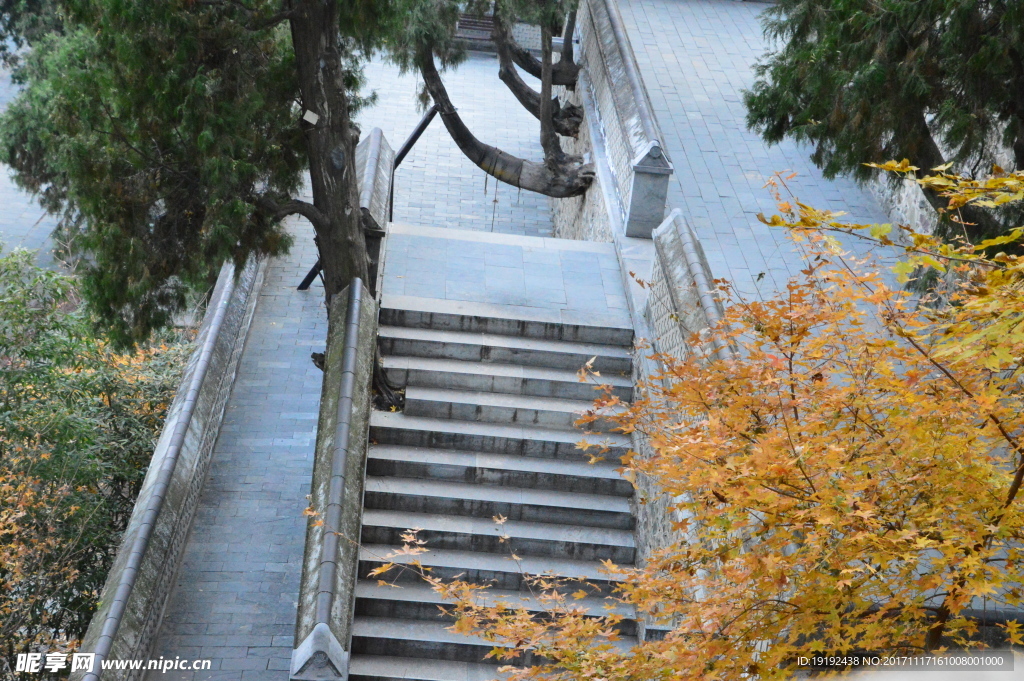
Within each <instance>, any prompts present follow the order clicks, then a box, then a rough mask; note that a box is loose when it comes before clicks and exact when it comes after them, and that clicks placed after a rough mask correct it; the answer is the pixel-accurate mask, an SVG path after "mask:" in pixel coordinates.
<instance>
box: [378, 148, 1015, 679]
mask: <svg viewBox="0 0 1024 681" xmlns="http://www.w3.org/2000/svg"><path fill="white" fill-rule="evenodd" d="M880 167H881V168H883V169H886V170H893V171H897V172H903V173H907V174H912V173H914V171H916V170H917V169H916V168H913V167H912V166H910V165H909V164H908V163H907V162H905V161H904V162H903V163H889V164H885V165H883V166H880ZM936 170H937V171H938V172H937V174H931V175H928V176H926V177H924V178H922V179H921V180H920V181H921V182H926V183H929V184H930V185H931V186H932V187H934V188H936V189H937V190H939V191H942V192H943V194H944V195H945V196H946V198H947V200H948V201H949V210H950V211H951V212H953V213H956V211H958V210H960V208H961V207H962V206H964V205H965V204H969V203H978V204H985V203H988V202H991V203H993V204H1002V203H1006V202H1009V201H1019V200H1021V199H1022V198H1024V173H1019V172H1018V173H1012V174H1006V173H997V175H996V176H993V177H991V178H988V179H985V180H972V179H969V178H963V177H959V176H957V175H952V174H947V173H946V170H948V168H940V169H936ZM997 170H998V169H997ZM774 186H775V188H776V190H777V191H779V192H781V191H782V190H784V189H785V178H782V177H778V178H777V179H776V180H775V182H774ZM779 209H780V214H778V215H775V216H773V217H771V218H764V217H763V216H762V219H763V220H764V221H765V222H767V223H768V224H770V225H775V226H777V227H780V228H785V229H787V230H789V234H790V236H791V238H792V239H793V240H794V241H795V242H796V243H797V244H798V245H799V247H800V248H801V249H802V250H803V252H804V254H805V258H806V267H805V269H804V270H803V271H802V272H801V275H800V276H799V277H797V278H794V279H793V280H791V281H790V282H789V284H788V285H787V287H786V288H785V289H784V290H783V291H781V292H780V293H778V294H777V295H776V296H774V297H768V298H765V299H763V300H744V299H742V298H740V297H739V296H737V295H736V294H735V293H734V292H733V291H732V290H731V289H730V288H729V286H728V284H727V283H725V282H720V285H721V294H722V296H723V297H724V298H725V299H726V302H727V303H728V305H727V307H726V310H725V315H724V319H723V322H722V323H721V324H720V325H717V326H716V327H715V328H713V329H711V331H710V334H709V335H708V336H707V337H699V336H694V337H693V338H691V340H690V343H691V346H692V347H693V348H694V349H695V350H697V351H696V352H694V353H692V354H691V355H690V356H689V357H686V358H677V357H673V356H668V355H658V356H657V358H658V359H659V360H660V363H661V366H662V367H663V370H662V371H661V372H660V373H659V374H658V375H655V376H652V377H650V378H649V380H647V381H646V382H645V384H644V385H643V391H642V394H641V396H640V397H639V398H638V399H636V400H635V401H634V402H633V403H632V404H630V405H621V404H620V403H619V401H618V399H617V398H616V397H614V396H613V395H612V394H611V393H610V392H606V394H605V395H604V396H603V397H601V398H600V399H599V400H597V402H596V403H595V409H594V411H593V412H592V413H590V414H589V415H588V416H586V417H585V418H584V422H585V421H587V420H590V419H595V418H599V417H600V418H614V419H615V420H616V421H617V423H618V425H619V427H620V429H621V430H622V431H623V432H626V433H638V434H639V435H641V436H642V437H644V438H645V439H646V440H647V442H648V443H649V445H650V448H649V449H650V452H651V453H650V454H649V455H647V456H641V455H640V454H637V453H631V454H630V455H629V456H628V457H626V459H625V460H624V461H623V472H624V474H625V475H626V476H627V477H629V478H630V479H633V480H636V479H638V478H639V477H640V476H648V477H649V479H650V480H651V481H653V483H654V486H655V488H656V489H658V490H659V491H660V493H661V494H664V495H666V497H667V499H668V500H669V509H670V512H671V513H672V517H673V519H674V529H675V531H676V534H675V536H674V538H673V539H672V540H671V541H669V542H668V543H667V545H666V546H663V547H662V548H660V549H657V550H655V551H653V552H652V554H651V555H650V556H649V557H648V558H647V560H646V561H645V562H644V563H643V564H642V565H640V566H638V567H635V568H632V567H620V566H615V565H612V564H611V563H606V564H605V569H606V570H607V571H608V572H609V573H613V574H614V575H615V576H616V577H617V578H618V579H620V580H621V581H620V582H619V584H620V586H619V587H617V590H616V593H615V594H614V595H613V596H611V597H610V599H609V603H610V604H614V605H615V606H616V608H617V610H618V611H617V612H614V611H609V612H608V613H605V614H601V613H594V612H587V611H585V610H584V609H582V608H581V607H579V606H578V605H576V603H577V602H578V601H579V600H580V599H582V598H583V597H585V596H586V595H588V592H590V591H592V590H593V589H592V588H589V587H587V586H586V585H576V584H572V583H569V582H565V581H560V580H557V579H554V578H551V577H547V576H534V577H532V578H531V579H530V585H531V587H532V589H533V592H534V593H533V598H534V599H535V605H534V608H533V609H532V611H531V609H529V608H526V607H524V605H523V604H522V603H516V602H502V601H498V600H495V599H494V598H493V597H490V596H489V595H488V591H489V589H488V586H487V585H486V584H477V583H471V582H468V581H464V580H455V581H444V580H440V579H437V578H434V577H431V576H430V575H429V574H428V573H424V575H425V577H426V579H428V581H430V583H431V584H433V586H434V588H435V589H436V590H438V591H439V592H441V593H442V594H443V595H444V596H445V598H446V599H447V600H448V601H449V602H450V607H451V611H452V613H453V614H454V616H455V618H456V622H455V625H454V629H455V631H458V632H461V633H467V634H474V635H477V636H480V637H482V638H484V639H485V640H487V641H490V642H493V643H494V644H495V648H494V650H493V652H492V653H491V654H492V655H494V656H498V657H501V658H504V659H507V660H508V661H509V662H512V663H513V664H518V665H523V666H509V667H508V668H507V671H508V672H509V673H510V674H511V678H517V679H528V678H545V679H565V680H567V681H568V679H631V680H632V679H680V680H681V679H692V678H702V679H740V678H748V677H750V676H751V675H753V676H756V677H759V678H765V679H770V678H783V677H788V676H790V675H791V674H792V673H793V671H794V663H795V662H796V660H797V658H798V657H799V656H800V655H807V654H808V653H809V652H814V651H827V652H830V653H850V652H856V651H865V652H876V653H877V652H895V651H902V652H905V653H914V652H920V651H922V650H929V651H940V650H943V649H945V648H947V647H955V648H977V647H982V646H983V645H984V643H983V642H982V641H981V638H980V637H979V635H978V634H979V625H978V619H977V616H978V615H979V614H980V613H981V612H982V611H985V612H986V613H987V614H988V615H989V616H990V617H991V616H992V615H993V614H998V613H999V612H1000V611H1001V612H1002V613H1003V614H1004V615H1006V614H1007V613H1008V612H1013V611H1014V609H1017V608H1019V607H1020V606H1021V605H1022V601H1024V594H1022V591H1021V583H1020V567H1021V565H1022V561H1024V550H1022V546H1024V545H1022V543H1021V542H1022V540H1024V513H1022V509H1021V494H1020V488H1021V483H1022V480H1024V442H1022V440H1021V430H1022V427H1024V394H1022V391H1021V384H1020V378H1021V370H1022V360H1021V358H1022V357H1024V327H1022V325H1024V296H1022V283H1024V276H1022V275H1024V269H1022V268H1024V261H1022V260H1021V258H1020V256H1017V255H1011V254H1005V253H1002V252H994V251H996V250H998V249H999V248H1000V247H1001V246H1004V245H1006V244H1009V243H1012V242H1014V241H1016V240H1018V239H1020V238H1021V236H1022V233H1024V230H1020V229H1018V230H1014V231H1012V232H1010V233H1008V234H1006V235H1004V236H1001V237H997V238H994V239H991V240H988V241H985V242H981V243H977V244H972V243H969V242H968V241H966V240H961V241H958V242H954V243H946V242H944V241H942V240H941V239H939V238H938V237H935V236H932V235H927V234H920V233H916V232H913V231H912V230H910V229H909V228H906V227H898V228H895V229H894V228H893V227H892V226H891V225H851V224H846V223H843V222H841V221H840V220H839V218H840V216H841V214H839V213H833V212H829V211H821V210H817V209H814V208H812V207H810V206H807V205H804V204H801V203H799V202H797V201H795V200H785V201H784V200H782V197H781V196H779ZM837 232H841V233H843V234H845V235H847V236H849V237H852V238H860V239H865V240H869V241H873V242H875V243H876V244H879V245H884V246H886V247H887V248H888V249H890V250H891V249H897V250H902V251H903V255H904V256H905V257H903V258H902V259H901V261H900V262H899V263H898V264H897V265H896V267H895V268H894V269H895V275H896V276H895V279H896V280H897V281H893V279H894V277H893V276H892V275H891V274H890V273H889V272H887V271H886V268H885V267H884V266H882V265H880V264H879V263H878V262H876V261H873V260H870V259H868V258H861V259H854V258H852V257H850V256H849V255H848V254H847V253H846V252H845V251H844V249H843V247H842V245H841V242H840V241H839V240H838V239H837V237H836V233H837ZM921 268H932V269H938V270H941V271H943V272H952V273H953V274H954V275H955V277H954V279H953V283H952V284H951V285H950V290H949V291H948V292H947V293H946V296H947V297H946V299H944V300H941V301H940V300H936V299H932V298H924V299H921V298H919V297H914V296H913V295H912V294H910V293H908V292H906V291H904V290H902V289H901V288H900V287H899V285H898V284H899V283H900V282H903V281H906V280H907V279H908V278H909V277H910V276H911V274H912V273H914V272H918V271H920V269H921ZM715 339H718V340H720V341H723V342H725V343H728V344H729V345H730V346H732V347H733V348H734V349H735V352H734V353H731V357H729V358H728V359H720V358H717V357H716V356H715V355H714V354H712V352H711V350H710V349H711V348H714V347H715V345H714V341H715ZM702 349H706V351H701V350H702ZM582 373H584V374H585V373H586V372H585V371H584V372H582ZM610 407H616V408H622V409H623V411H621V412H620V413H619V414H618V415H617V416H609V413H610V410H609V408H610ZM584 447H585V448H586V447H588V445H584ZM498 520H499V521H500V518H499V519H498ZM406 539H407V546H406V547H405V549H403V550H404V551H406V552H413V553H416V552H421V551H423V550H427V549H428V548H429V547H425V546H423V545H422V542H421V541H419V540H416V538H415V536H414V535H413V534H410V535H409V536H408V537H407V538H406ZM511 548H512V550H513V551H514V548H515V547H514V546H512V547H511ZM386 567H388V566H385V568H386ZM382 571H383V570H382ZM536 603H539V604H541V605H542V606H543V609H544V610H546V615H545V616H544V617H537V615H536ZM623 606H625V607H626V608H627V609H630V608H631V609H634V611H635V613H636V617H637V618H638V619H642V620H644V621H646V622H648V623H650V624H653V625H655V626H659V627H662V628H665V629H667V630H668V633H667V634H666V635H665V637H664V639H663V640H646V641H642V642H640V643H637V644H636V645H635V646H632V647H630V646H624V645H623V644H622V642H621V641H619V640H617V639H618V638H619V637H618V635H617V633H616V631H617V625H618V624H619V623H620V622H621V621H622V619H623V617H624V615H623V614H621V609H622V607H623ZM993 611H996V612H995V613H994V612H993ZM998 626H999V627H1000V628H1001V636H1002V637H1003V638H1004V639H1005V641H1006V642H1008V643H1010V644H1015V645H1020V644H1022V628H1021V625H1020V623H1019V622H1017V621H1016V620H1014V619H1013V617H1004V618H1003V621H1002V623H1001V624H999V625H998ZM537 662H539V663H540V664H534V663H537ZM530 665H532V666H530Z"/></svg>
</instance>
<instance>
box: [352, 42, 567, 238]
mask: <svg viewBox="0 0 1024 681" xmlns="http://www.w3.org/2000/svg"><path fill="white" fill-rule="evenodd" d="M523 75H524V78H526V79H527V80H528V81H532V80H533V79H532V78H531V77H530V76H529V75H527V74H523ZM366 77H367V81H368V86H369V87H370V88H371V89H373V90H375V91H376V93H377V103H376V104H375V105H374V106H371V107H367V108H366V109H364V110H363V111H361V112H360V113H359V117H358V121H359V123H360V125H362V126H363V129H364V130H369V129H370V128H373V127H379V128H381V129H382V130H383V131H384V135H385V137H387V139H388V142H389V143H390V144H391V146H392V147H393V148H394V149H398V148H399V147H400V146H401V145H402V143H403V142H404V141H405V140H406V138H408V136H409V134H410V133H411V132H412V130H413V128H415V127H416V124H417V123H418V122H419V120H420V117H421V115H422V114H421V112H420V111H419V110H418V109H417V103H416V93H417V91H418V88H419V85H418V84H417V78H416V76H415V75H413V74H408V75H405V76H402V75H399V73H398V69H397V68H395V67H394V66H391V65H390V64H386V63H384V62H383V61H374V62H373V63H371V64H370V65H369V66H368V67H367V69H366ZM444 80H445V84H446V86H447V88H448V92H449V94H450V95H451V98H452V101H453V103H454V104H455V106H456V107H457V108H458V110H459V114H460V115H461V116H462V118H463V120H464V121H465V122H466V123H467V125H469V127H470V129H471V130H472V131H473V132H474V133H475V134H476V135H477V137H479V138H480V139H481V141H483V142H486V143H487V144H491V145H494V146H496V147H499V148H500V149H502V150H504V151H507V152H509V153H510V154H515V155H517V156H521V157H523V158H528V159H531V160H534V161H539V160H541V159H542V158H543V152H542V151H541V147H540V136H539V135H540V123H538V122H537V119H535V118H534V117H533V116H531V115H530V114H529V113H528V112H527V111H526V110H525V109H524V108H523V107H522V106H521V105H520V104H519V103H518V102H517V101H516V100H515V99H514V98H513V97H512V94H511V93H510V92H509V90H508V88H507V87H505V85H504V84H503V83H502V82H501V81H500V80H498V62H497V59H495V57H494V56H493V55H490V54H480V53H472V52H471V53H470V54H469V57H468V58H467V60H466V61H465V62H464V63H462V64H461V65H459V67H458V69H457V70H455V71H453V72H449V73H445V74H444ZM533 83H534V85H535V86H537V87H539V85H538V83H537V82H536V81H533ZM395 220H396V221H402V222H410V223H413V224H420V225H432V226H436V227H454V228H457V229H472V230H478V231H484V232H496V233H506V234H526V235H530V236H549V235H550V234H551V226H552V225H551V209H550V204H549V200H548V198H547V197H545V196H541V195H540V194H534V193H532V192H521V191H519V190H518V189H516V188H515V187H512V186H509V185H507V184H501V183H499V182H496V181H495V180H494V178H489V177H487V176H486V175H485V174H484V172H483V171H481V170H480V169H479V168H477V167H476V166H475V165H473V163H472V162H470V161H469V160H468V159H467V158H466V157H465V156H464V155H463V154H462V152H461V151H460V150H459V148H458V147H457V146H455V143H454V142H453V141H452V139H451V137H450V136H449V135H448V132H447V131H446V130H445V129H444V125H443V124H442V123H441V119H440V117H435V119H434V121H433V122H432V123H431V124H430V127H429V128H427V131H426V132H425V133H424V134H423V136H422V137H421V138H420V140H419V141H418V142H417V143H416V146H415V147H413V150H412V152H411V153H410V154H409V155H408V156H407V157H406V159H405V160H404V161H403V162H402V165H401V166H399V168H398V170H397V171H396V173H395Z"/></svg>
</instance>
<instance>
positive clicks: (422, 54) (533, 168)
mask: <svg viewBox="0 0 1024 681" xmlns="http://www.w3.org/2000/svg"><path fill="white" fill-rule="evenodd" d="M417 65H418V66H419V70H420V74H421V75H422V76H423V82H424V85H425V86H426V89H427V92H428V93H430V96H431V98H432V99H433V100H434V104H436V105H437V109H438V112H439V113H440V114H441V120H442V121H443V122H444V127H445V128H447V130H448V134H450V135H451V137H452V139H453V140H455V143H456V144H457V145H458V147H459V149H461V150H462V153H463V154H465V155H466V157H467V158H468V159H469V160H471V161H472V162H473V163H475V164H476V165H477V167H479V168H480V169H481V170H483V171H484V172H485V173H487V174H488V175H491V176H493V177H496V178H497V179H499V180H501V181H502V182H506V183H508V184H510V185H512V186H513V187H520V188H522V189H526V190H528V191H532V192H537V193H538V194H544V195H545V196H552V197H555V198H566V197H570V196H579V195H581V194H583V193H584V192H586V191H587V188H588V187H590V185H591V183H592V182H593V181H594V168H593V165H592V164H589V163H587V164H584V163H581V162H580V161H579V159H574V158H569V157H566V156H565V155H564V154H562V153H561V149H560V148H559V158H558V159H551V158H548V154H547V153H546V151H547V148H548V147H547V146H545V162H544V163H535V162H533V161H527V160H525V159H521V158H519V157H517V156H513V155H512V154H508V153H506V152H504V151H502V150H501V149H498V148H497V147H492V146H490V145H489V144H484V143H483V142H481V141H480V140H478V139H477V138H476V136H475V135H473V133H472V132H471V131H470V130H469V128H468V127H467V126H466V124H465V123H464V122H463V120H462V117H461V116H459V114H458V113H457V112H456V111H455V107H454V106H452V102H451V99H450V98H449V97H448V91H447V90H446V89H445V87H444V82H443V81H442V80H441V75H440V74H439V73H438V72H437V67H436V66H435V65H434V55H433V52H432V50H431V49H430V48H429V47H423V48H421V49H420V51H419V53H418V55H417ZM546 88H547V99H548V102H547V106H546V107H545V106H544V97H545V94H544V90H543V89H542V91H541V114H542V116H541V128H542V137H543V135H544V133H543V129H544V127H545V119H544V113H545V111H546V112H547V114H548V115H547V128H549V129H550V130H551V131H552V132H551V134H552V135H553V134H554V132H553V130H554V128H553V125H552V124H551V119H550V110H551V101H550V100H551V96H550V93H551V78H550V72H549V74H548V80H547V86H546ZM557 143H558V140H557V136H556V137H555V144H556V145H557Z"/></svg>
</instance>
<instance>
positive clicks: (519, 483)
mask: <svg viewBox="0 0 1024 681" xmlns="http://www.w3.org/2000/svg"><path fill="white" fill-rule="evenodd" d="M366 474H367V475H374V476H380V477H383V476H394V477H402V478H419V479H427V480H448V481H451V482H465V483H473V484H477V485H486V486H501V487H519V488H527V489H538V490H545V489H547V490H563V491H566V492H579V493H581V494H603V495H611V496H617V497H625V498H629V497H631V496H632V495H633V485H632V484H631V483H630V482H629V481H628V480H625V479H624V478H623V477H622V476H621V475H619V473H618V471H617V470H616V467H615V465H614V464H609V463H596V464H588V463H582V462H575V461H573V462H569V461H561V460H558V459H541V458H536V457H524V456H515V455H512V456H510V455H505V454H488V453H486V452H460V451H457V450H450V449H427V448H422V447H405V446H402V445H374V446H371V447H370V453H369V456H368V457H367V462H366Z"/></svg>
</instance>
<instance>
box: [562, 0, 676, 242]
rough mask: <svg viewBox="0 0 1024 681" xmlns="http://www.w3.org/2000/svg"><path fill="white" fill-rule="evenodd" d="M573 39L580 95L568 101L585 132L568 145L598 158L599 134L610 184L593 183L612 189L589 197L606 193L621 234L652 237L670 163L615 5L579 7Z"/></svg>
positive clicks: (606, 0) (593, 0)
mask: <svg viewBox="0 0 1024 681" xmlns="http://www.w3.org/2000/svg"><path fill="white" fill-rule="evenodd" d="M574 39H575V40H576V41H577V42H578V44H579V50H578V59H579V63H580V65H581V66H582V67H583V70H582V72H581V83H580V84H578V85H577V90H582V91H581V92H577V93H574V95H575V96H570V97H567V99H569V100H570V101H572V100H575V101H574V102H573V103H575V104H581V105H582V106H583V108H584V111H585V116H586V117H587V119H588V120H587V121H586V122H585V124H584V125H583V126H581V127H583V128H589V129H588V130H586V131H585V132H583V133H582V134H581V137H586V138H587V139H580V140H578V141H577V142H576V143H575V144H570V146H575V147H577V151H578V152H584V153H585V152H588V151H593V153H594V155H595V156H596V155H597V154H598V153H599V152H598V150H597V149H596V148H595V144H594V143H595V140H594V138H595V137H596V136H598V135H599V136H600V137H602V138H603V140H602V142H603V144H602V147H603V151H602V152H600V153H602V154H603V159H602V160H604V161H605V162H606V163H607V165H608V169H609V170H610V173H609V177H599V178H598V181H597V183H596V184H601V183H607V184H610V185H611V187H603V188H600V189H599V188H597V187H594V188H591V190H590V191H588V193H587V194H588V197H591V195H592V198H593V199H597V198H599V195H601V194H602V193H608V191H609V190H611V194H612V195H613V196H614V200H613V203H614V205H613V206H610V210H613V211H615V212H616V213H617V214H618V218H619V220H620V221H621V223H622V225H623V228H624V230H625V234H626V235H627V236H631V237H642V238H650V235H651V232H652V231H653V230H654V228H655V227H657V226H658V225H659V224H661V222H662V220H663V219H664V214H665V201H666V197H667V193H668V181H669V176H670V175H671V173H672V163H671V162H670V160H669V158H668V156H667V154H666V152H665V150H664V148H663V145H662V133H661V129H660V127H659V125H658V121H657V118H656V117H655V115H654V109H653V107H652V106H651V103H650V98H649V97H648V95H647V89H646V88H645V87H644V84H643V80H642V78H641V77H640V70H639V67H638V66H637V63H636V56H635V55H634V54H633V48H632V47H631V46H630V44H629V37H628V36H627V35H626V31H625V28H624V27H623V25H622V17H621V16H619V9H618V6H617V5H616V3H615V0H586V1H585V2H582V3H581V4H580V7H579V9H578V10H577V16H576V34H575V37H574ZM557 218H558V211H557V209H556V220H557ZM568 229H571V228H568ZM559 231H562V232H564V231H566V228H563V229H562V230H559V229H558V227H557V226H556V233H557V232H559ZM567 236H575V235H573V234H567ZM604 240H609V239H604Z"/></svg>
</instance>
